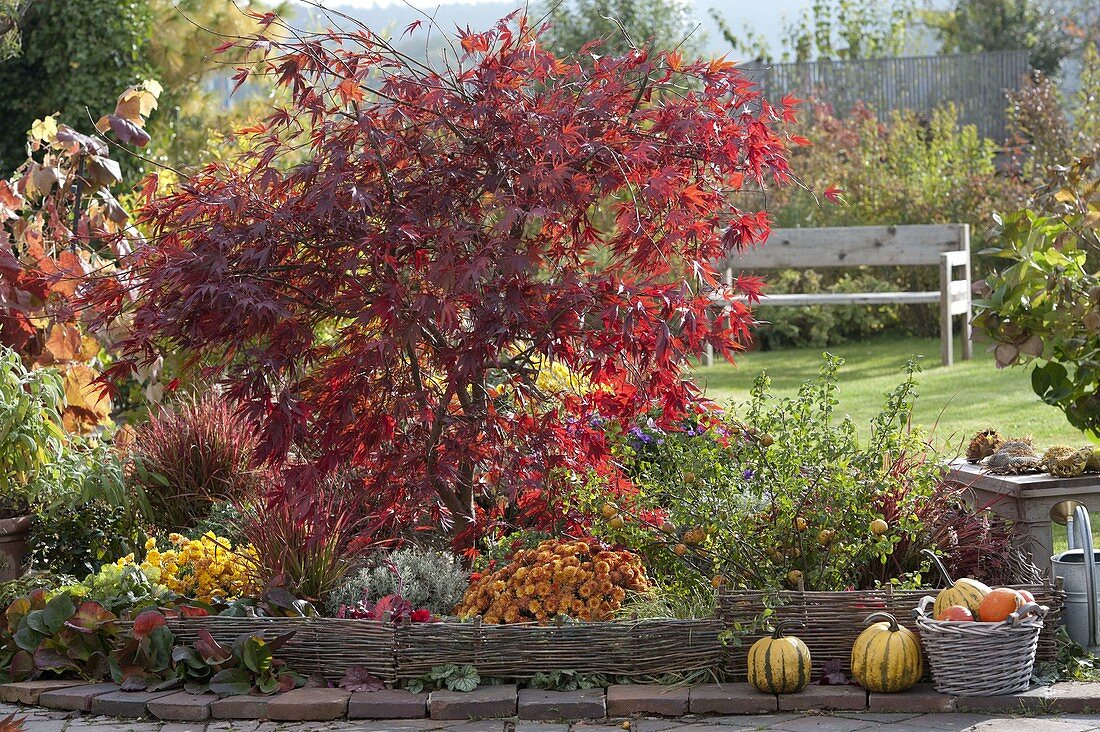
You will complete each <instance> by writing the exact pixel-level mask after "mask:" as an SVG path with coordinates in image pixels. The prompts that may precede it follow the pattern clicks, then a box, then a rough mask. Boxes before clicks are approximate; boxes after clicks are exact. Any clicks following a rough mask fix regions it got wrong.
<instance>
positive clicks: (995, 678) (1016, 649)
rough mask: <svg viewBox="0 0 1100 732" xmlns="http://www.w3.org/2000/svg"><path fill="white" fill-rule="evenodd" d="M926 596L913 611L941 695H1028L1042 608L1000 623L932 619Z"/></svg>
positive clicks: (1032, 606)
mask: <svg viewBox="0 0 1100 732" xmlns="http://www.w3.org/2000/svg"><path fill="white" fill-rule="evenodd" d="M934 602H935V599H934V598H932V597H928V596H925V597H923V598H921V601H920V604H919V605H917V608H916V609H915V610H913V618H914V620H915V621H916V623H917V632H918V633H919V634H920V639H921V643H922V644H923V645H924V654H925V656H927V657H928V665H929V666H930V667H931V668H932V682H933V685H934V686H935V687H936V691H938V692H940V693H941V694H954V695H957V696H1001V695H1004V694H1016V693H1018V692H1021V691H1027V688H1028V686H1030V685H1031V669H1032V667H1033V666H1034V665H1035V650H1036V648H1037V647H1038V644H1039V633H1041V632H1042V630H1043V618H1044V617H1046V614H1047V608H1046V607H1045V606H1043V605H1036V604H1035V603H1028V604H1027V605H1024V606H1023V607H1022V608H1020V609H1019V610H1018V611H1016V612H1014V613H1012V614H1011V615H1009V616H1008V620H1005V621H1003V622H1000V623H980V622H965V623H960V622H949V621H941V620H933V619H932V617H931V614H930V612H929V608H930V607H931V605H932V603H934Z"/></svg>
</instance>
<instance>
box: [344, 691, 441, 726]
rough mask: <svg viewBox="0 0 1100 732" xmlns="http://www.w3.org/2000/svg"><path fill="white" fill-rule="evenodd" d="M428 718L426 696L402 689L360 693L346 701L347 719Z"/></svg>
mask: <svg viewBox="0 0 1100 732" xmlns="http://www.w3.org/2000/svg"><path fill="white" fill-rule="evenodd" d="M426 716H428V695H427V694H413V693H412V692H409V691H405V690H404V689H382V690H380V691H362V692H356V693H354V694H352V695H351V699H350V700H349V701H348V718H349V719H423V718H424V717H426Z"/></svg>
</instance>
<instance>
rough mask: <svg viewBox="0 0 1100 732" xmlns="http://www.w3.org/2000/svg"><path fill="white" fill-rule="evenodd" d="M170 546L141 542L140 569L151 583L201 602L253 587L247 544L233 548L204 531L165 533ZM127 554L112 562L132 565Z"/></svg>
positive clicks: (248, 592)
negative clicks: (199, 533) (193, 535)
mask: <svg viewBox="0 0 1100 732" xmlns="http://www.w3.org/2000/svg"><path fill="white" fill-rule="evenodd" d="M168 541H169V543H170V544H171V548H169V549H165V550H164V551H161V550H160V549H158V548H157V543H156V540H155V539H149V540H148V541H147V542H146V543H145V549H146V554H145V560H144V561H143V562H142V563H141V564H140V567H141V571H142V572H144V573H145V576H146V577H148V578H149V579H150V580H151V581H152V582H154V583H159V584H161V585H164V586H165V587H167V588H168V589H169V590H171V591H172V592H175V593H176V594H179V595H183V596H185V597H190V598H192V599H195V600H199V601H201V602H206V603H212V602H226V601H230V600H235V599H237V598H238V597H248V596H250V595H254V594H255V593H256V592H257V591H258V589H259V588H257V587H256V586H255V585H254V584H253V582H252V580H251V579H250V578H249V573H248V567H249V566H250V565H251V564H252V563H254V562H255V557H256V552H255V550H253V548H252V547H251V546H245V547H241V548H238V549H233V545H232V544H230V543H229V541H228V540H227V539H224V538H222V537H220V536H216V535H215V534H214V532H212V531H208V532H206V533H205V534H203V535H202V536H200V537H199V538H198V539H188V538H187V537H185V536H181V535H180V534H169V535H168ZM134 563H135V561H134V555H133V554H128V555H126V556H125V557H122V558H121V559H119V560H118V561H117V562H116V564H118V565H119V566H120V567H125V566H126V565H128V564H134Z"/></svg>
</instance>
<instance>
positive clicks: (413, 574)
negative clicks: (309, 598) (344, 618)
mask: <svg viewBox="0 0 1100 732" xmlns="http://www.w3.org/2000/svg"><path fill="white" fill-rule="evenodd" d="M469 584H470V577H469V575H468V574H467V573H466V571H465V570H464V569H463V568H462V563H461V562H460V561H459V559H458V557H456V556H455V555H454V554H451V553H450V552H444V551H432V550H428V549H421V548H419V547H409V548H407V549H398V550H396V551H394V552H390V553H388V554H379V555H376V556H375V557H374V558H373V559H372V560H371V562H370V564H368V565H367V566H366V567H364V568H363V569H361V570H360V571H359V572H355V573H352V574H351V575H350V576H349V578H348V579H347V581H346V582H344V584H343V585H342V586H341V587H340V589H339V590H338V591H336V592H335V593H333V594H332V596H331V597H330V598H329V600H328V609H329V610H330V611H331V612H333V613H335V612H337V611H338V610H339V609H340V606H341V605H354V604H355V603H357V602H359V601H360V600H366V601H368V602H371V603H375V602H378V601H379V600H380V599H382V598H383V597H385V596H386V595H401V596H402V597H404V598H405V599H406V600H408V601H409V603H410V604H411V605H412V606H413V607H414V608H425V609H427V610H430V611H431V612H432V613H433V614H435V615H449V614H450V613H451V612H452V611H453V610H454V607H455V605H457V604H458V603H459V601H461V600H462V595H463V593H464V592H466V588H467V587H468V586H469Z"/></svg>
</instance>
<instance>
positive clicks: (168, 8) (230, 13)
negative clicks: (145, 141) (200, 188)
mask: <svg viewBox="0 0 1100 732" xmlns="http://www.w3.org/2000/svg"><path fill="white" fill-rule="evenodd" d="M149 9H150V14H151V16H152V18H153V26H154V27H155V28H156V32H155V33H153V34H152V35H151V36H150V38H149V41H148V43H147V45H146V51H145V55H146V58H147V59H148V61H149V64H150V66H151V67H152V68H154V69H155V70H156V78H157V80H158V81H159V82H160V83H161V85H162V86H163V87H164V95H163V96H162V97H161V106H160V113H159V114H158V115H157V116H156V117H155V118H154V119H153V120H151V124H150V129H149V134H150V135H151V136H152V142H151V143H150V151H149V154H150V155H151V156H152V157H153V158H154V159H156V160H157V161H159V162H163V163H167V164H169V165H171V166H173V167H175V168H186V169H198V168H201V167H202V166H203V165H204V164H205V163H207V162H209V161H210V160H211V159H212V156H213V155H215V154H217V152H218V151H217V150H216V149H213V148H217V147H219V145H211V144H210V141H211V137H212V136H215V135H217V134H218V133H224V132H227V131H230V130H232V129H234V128H235V127H238V126H244V122H245V121H246V120H249V119H252V118H258V117H259V116H261V115H262V114H263V112H261V111H260V110H258V109H257V106H258V105H256V104H253V102H254V101H255V100H257V99H260V100H262V101H263V102H268V101H269V100H268V99H267V97H268V95H269V92H270V85H263V86H262V87H261V86H259V85H257V84H253V85H251V87H250V88H249V90H248V92H249V93H248V94H238V95H237V96H236V98H235V99H233V100H231V99H230V98H229V88H230V87H231V81H230V79H229V76H230V75H231V74H232V73H233V72H232V69H233V66H234V65H235V63H236V62H237V61H239V60H241V58H242V54H223V55H221V56H220V57H217V58H215V57H213V56H212V55H211V49H213V48H215V47H216V46H218V45H219V44H221V43H222V42H223V41H225V40H226V39H227V38H236V37H240V36H244V35H247V34H249V33H254V32H255V31H256V28H257V23H256V18H255V17H253V16H252V15H250V14H249V11H252V12H258V11H266V10H269V9H270V10H272V11H274V12H280V11H281V10H282V9H283V6H282V5H280V4H277V3H266V4H261V3H258V2H253V1H252V0H149ZM266 108H267V107H266V106H265V107H264V108H263V109H264V110H266Z"/></svg>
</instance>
